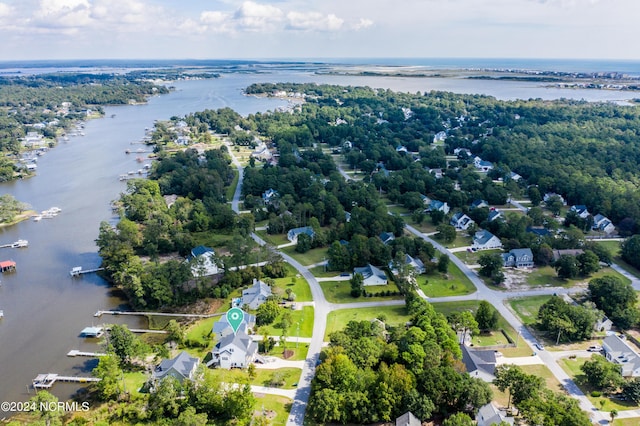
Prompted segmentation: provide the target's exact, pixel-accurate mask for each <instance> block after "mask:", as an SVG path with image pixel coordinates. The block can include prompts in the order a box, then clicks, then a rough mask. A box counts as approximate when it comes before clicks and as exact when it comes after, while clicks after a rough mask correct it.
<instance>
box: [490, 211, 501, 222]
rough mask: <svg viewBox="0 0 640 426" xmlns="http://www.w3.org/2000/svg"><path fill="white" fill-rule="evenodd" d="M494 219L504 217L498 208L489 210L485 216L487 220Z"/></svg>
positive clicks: (491, 220)
mask: <svg viewBox="0 0 640 426" xmlns="http://www.w3.org/2000/svg"><path fill="white" fill-rule="evenodd" d="M496 219H504V215H503V214H502V212H501V211H500V210H498V209H493V210H491V211H490V212H489V216H487V220H488V221H489V222H493V221H494V220H496Z"/></svg>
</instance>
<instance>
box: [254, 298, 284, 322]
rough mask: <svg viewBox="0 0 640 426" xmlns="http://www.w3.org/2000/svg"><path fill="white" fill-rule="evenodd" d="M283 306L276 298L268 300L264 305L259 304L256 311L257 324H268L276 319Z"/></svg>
mask: <svg viewBox="0 0 640 426" xmlns="http://www.w3.org/2000/svg"><path fill="white" fill-rule="evenodd" d="M281 310H282V308H281V307H280V305H278V302H277V301H275V300H267V301H266V302H264V303H263V304H262V305H260V306H258V311H257V312H256V325H258V326H261V325H268V324H271V323H272V322H274V321H275V320H276V318H277V317H278V315H280V311H281Z"/></svg>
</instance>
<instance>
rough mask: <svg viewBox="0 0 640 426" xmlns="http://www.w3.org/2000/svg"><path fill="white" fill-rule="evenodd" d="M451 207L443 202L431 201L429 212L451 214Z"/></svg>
mask: <svg viewBox="0 0 640 426" xmlns="http://www.w3.org/2000/svg"><path fill="white" fill-rule="evenodd" d="M449 210H450V209H449V205H448V204H447V203H446V202H442V201H439V200H431V203H429V207H427V211H428V212H436V211H437V212H442V213H444V214H447V213H449Z"/></svg>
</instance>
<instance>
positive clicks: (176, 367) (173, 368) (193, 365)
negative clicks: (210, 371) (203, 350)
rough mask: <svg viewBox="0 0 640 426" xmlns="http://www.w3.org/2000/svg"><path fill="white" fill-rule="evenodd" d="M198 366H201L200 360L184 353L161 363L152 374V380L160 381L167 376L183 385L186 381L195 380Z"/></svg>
mask: <svg viewBox="0 0 640 426" xmlns="http://www.w3.org/2000/svg"><path fill="white" fill-rule="evenodd" d="M198 365H200V359H199V358H195V357H192V356H190V355H189V354H188V353H187V352H185V351H182V352H180V354H178V355H177V356H176V357H175V358H173V359H165V360H163V361H162V362H160V364H159V365H158V366H157V367H156V368H155V369H154V370H153V372H152V373H151V378H152V379H153V380H156V381H159V380H162V379H164V378H165V377H167V376H173V377H175V378H176V379H178V381H179V382H180V383H182V382H183V381H184V380H185V379H189V380H191V379H193V377H194V375H195V372H196V369H197V368H198Z"/></svg>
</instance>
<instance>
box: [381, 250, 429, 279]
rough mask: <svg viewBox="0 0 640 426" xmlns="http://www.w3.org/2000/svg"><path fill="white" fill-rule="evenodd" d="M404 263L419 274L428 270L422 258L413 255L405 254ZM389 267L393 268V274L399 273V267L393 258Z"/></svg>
mask: <svg viewBox="0 0 640 426" xmlns="http://www.w3.org/2000/svg"><path fill="white" fill-rule="evenodd" d="M404 264H405V265H406V266H410V267H411V268H412V269H413V271H414V272H415V273H416V274H418V275H420V274H424V272H425V270H426V269H425V267H424V263H423V262H422V260H420V259H418V258H417V257H411V256H409V255H408V254H405V255H404ZM389 269H390V270H391V273H392V274H393V275H398V269H397V268H396V267H395V265H394V262H393V260H392V261H391V262H389Z"/></svg>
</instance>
